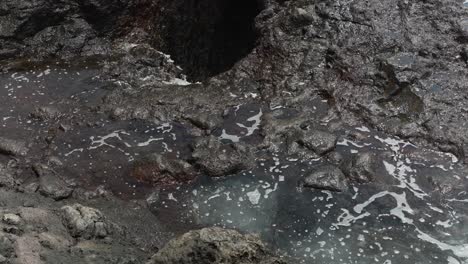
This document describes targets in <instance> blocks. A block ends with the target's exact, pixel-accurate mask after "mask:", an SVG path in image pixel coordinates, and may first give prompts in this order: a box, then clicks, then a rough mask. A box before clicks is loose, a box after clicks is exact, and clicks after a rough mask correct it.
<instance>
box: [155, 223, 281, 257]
mask: <svg viewBox="0 0 468 264" xmlns="http://www.w3.org/2000/svg"><path fill="white" fill-rule="evenodd" d="M214 263H223V264H257V263H261V264H285V263H286V262H284V261H282V260H281V259H279V258H276V257H274V256H273V255H272V254H271V253H270V252H269V251H268V249H267V248H266V246H265V244H263V242H262V241H261V240H260V239H259V237H258V236H255V235H243V234H240V233H239V232H237V231H235V230H229V229H222V228H218V227H212V228H204V229H201V230H195V231H190V232H188V233H186V234H184V235H182V236H180V237H178V238H175V239H173V240H171V241H169V242H168V243H167V244H166V245H165V246H164V248H162V249H161V250H160V251H159V252H158V253H157V254H156V255H154V256H153V257H152V258H151V260H150V261H149V262H147V264H214Z"/></svg>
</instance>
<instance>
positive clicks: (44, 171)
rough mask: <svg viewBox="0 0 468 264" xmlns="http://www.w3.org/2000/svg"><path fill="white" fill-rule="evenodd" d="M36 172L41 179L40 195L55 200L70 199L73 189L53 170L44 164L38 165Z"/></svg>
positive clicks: (35, 167)
mask: <svg viewBox="0 0 468 264" xmlns="http://www.w3.org/2000/svg"><path fill="white" fill-rule="evenodd" d="M34 171H35V172H36V174H37V176H38V177H39V193H41V194H42V195H44V196H47V197H51V198H52V199H54V200H61V199H65V198H68V197H69V196H70V195H71V194H72V192H73V189H72V188H70V187H68V184H67V183H66V182H65V181H64V180H63V179H62V178H61V177H60V176H59V175H57V174H56V173H55V172H54V171H53V170H52V168H50V167H49V166H47V165H44V164H36V165H35V166H34Z"/></svg>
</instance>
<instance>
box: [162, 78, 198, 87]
mask: <svg viewBox="0 0 468 264" xmlns="http://www.w3.org/2000/svg"><path fill="white" fill-rule="evenodd" d="M163 83H164V84H168V85H180V86H187V85H191V84H192V83H191V82H188V81H187V80H184V79H180V78H174V79H172V80H170V81H168V82H163Z"/></svg>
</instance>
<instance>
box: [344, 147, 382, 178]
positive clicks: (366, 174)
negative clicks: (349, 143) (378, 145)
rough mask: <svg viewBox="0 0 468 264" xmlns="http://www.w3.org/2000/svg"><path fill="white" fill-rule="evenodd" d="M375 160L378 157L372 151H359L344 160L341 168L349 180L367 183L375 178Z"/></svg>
mask: <svg viewBox="0 0 468 264" xmlns="http://www.w3.org/2000/svg"><path fill="white" fill-rule="evenodd" d="M377 162H378V159H377V157H376V155H375V154H374V153H371V152H360V153H357V154H356V155H354V156H352V158H351V159H350V160H349V161H347V162H345V164H344V168H343V170H344V171H345V174H346V177H347V178H348V179H349V180H350V181H353V182H358V183H369V182H373V181H374V180H375V178H376V168H377Z"/></svg>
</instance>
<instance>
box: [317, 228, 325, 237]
mask: <svg viewBox="0 0 468 264" xmlns="http://www.w3.org/2000/svg"><path fill="white" fill-rule="evenodd" d="M323 232H324V231H323V229H322V228H320V227H319V228H317V230H316V231H315V233H316V234H317V236H320V235H321V234H323Z"/></svg>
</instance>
